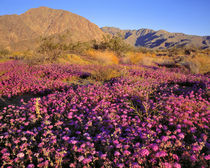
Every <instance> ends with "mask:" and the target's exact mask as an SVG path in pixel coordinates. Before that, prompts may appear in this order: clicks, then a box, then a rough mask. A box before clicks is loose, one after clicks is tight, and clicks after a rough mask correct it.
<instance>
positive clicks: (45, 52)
mask: <svg viewBox="0 0 210 168" xmlns="http://www.w3.org/2000/svg"><path fill="white" fill-rule="evenodd" d="M62 51H63V45H62V44H61V43H57V42H55V41H54V39H53V38H51V37H48V38H43V39H41V44H40V46H39V48H38V49H37V53H38V54H39V55H40V57H39V58H41V59H42V60H41V61H42V62H55V61H56V60H57V59H58V58H59V57H60V56H61V54H62Z"/></svg>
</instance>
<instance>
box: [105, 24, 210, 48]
mask: <svg viewBox="0 0 210 168" xmlns="http://www.w3.org/2000/svg"><path fill="white" fill-rule="evenodd" d="M101 29H102V30H103V31H104V32H106V33H109V34H111V35H117V34H120V35H121V36H123V38H124V40H125V42H126V43H128V44H130V45H132V46H140V47H147V48H154V49H166V48H171V47H183V46H194V47H200V48H209V47H210V36H195V35H187V34H183V33H170V32H167V31H165V30H158V31H154V30H151V29H139V30H121V29H119V28H115V27H102V28H101Z"/></svg>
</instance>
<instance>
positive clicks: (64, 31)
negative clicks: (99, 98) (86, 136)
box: [0, 7, 210, 50]
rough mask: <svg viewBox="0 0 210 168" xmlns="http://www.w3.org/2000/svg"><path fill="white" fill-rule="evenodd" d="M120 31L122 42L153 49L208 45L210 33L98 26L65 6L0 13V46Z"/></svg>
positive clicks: (29, 46) (83, 38) (19, 46)
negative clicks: (61, 8) (41, 39)
mask: <svg viewBox="0 0 210 168" xmlns="http://www.w3.org/2000/svg"><path fill="white" fill-rule="evenodd" d="M119 33H120V34H121V35H122V36H123V38H124V40H125V42H126V43H128V44H130V45H132V46H142V47H148V48H154V49H164V48H170V47H174V46H195V47H201V48H210V36H194V35H186V34H183V33H169V32H167V31H165V30H159V31H154V30H151V29H139V30H121V29H118V28H114V27H102V28H99V27H98V26H97V25H96V24H94V23H92V22H90V21H89V20H87V19H86V18H84V17H82V16H79V15H77V14H74V13H71V12H69V11H65V10H57V9H51V8H48V7H39V8H32V9H30V10H28V11H27V12H25V13H23V14H21V15H16V14H15V15H3V16H0V48H7V49H11V50H26V49H33V48H36V47H37V46H38V45H39V42H40V38H41V37H49V36H57V35H59V36H62V35H65V37H66V38H65V40H66V41H67V42H78V41H80V42H85V41H91V40H97V41H101V40H102V39H103V36H106V35H107V34H111V35H117V34H119Z"/></svg>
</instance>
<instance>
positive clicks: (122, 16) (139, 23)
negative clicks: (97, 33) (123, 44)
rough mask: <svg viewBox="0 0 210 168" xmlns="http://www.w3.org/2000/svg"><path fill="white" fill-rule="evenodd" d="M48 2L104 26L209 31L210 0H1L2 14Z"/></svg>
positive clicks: (44, 4) (209, 32)
mask: <svg viewBox="0 0 210 168" xmlns="http://www.w3.org/2000/svg"><path fill="white" fill-rule="evenodd" d="M40 6H47V7H50V8H54V9H64V10H68V11H70V12H73V13H76V14H78V15H80V16H83V17H85V18H87V19H88V20H90V21H91V22H93V23H95V24H97V25H98V26H99V27H102V26H114V27H118V28H121V29H140V28H149V29H154V30H159V29H164V30H167V31H169V32H182V33H186V34H193V35H210V0H0V15H5V14H21V13H24V12H25V11H27V10H28V9H30V8H36V7H40Z"/></svg>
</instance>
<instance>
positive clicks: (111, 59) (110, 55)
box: [86, 49, 119, 65]
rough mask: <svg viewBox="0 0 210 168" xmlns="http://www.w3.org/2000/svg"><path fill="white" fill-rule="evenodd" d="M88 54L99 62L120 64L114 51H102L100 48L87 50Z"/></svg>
mask: <svg viewBox="0 0 210 168" xmlns="http://www.w3.org/2000/svg"><path fill="white" fill-rule="evenodd" d="M86 55H88V56H90V57H91V58H92V59H95V60H96V61H97V62H98V63H99V64H105V65H107V64H118V63H119V59H118V57H117V55H116V54H115V53H114V52H113V51H108V50H105V51H100V50H93V49H90V50H87V51H86Z"/></svg>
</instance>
